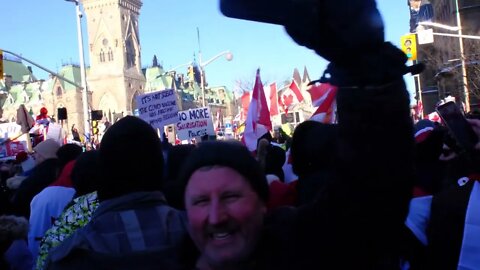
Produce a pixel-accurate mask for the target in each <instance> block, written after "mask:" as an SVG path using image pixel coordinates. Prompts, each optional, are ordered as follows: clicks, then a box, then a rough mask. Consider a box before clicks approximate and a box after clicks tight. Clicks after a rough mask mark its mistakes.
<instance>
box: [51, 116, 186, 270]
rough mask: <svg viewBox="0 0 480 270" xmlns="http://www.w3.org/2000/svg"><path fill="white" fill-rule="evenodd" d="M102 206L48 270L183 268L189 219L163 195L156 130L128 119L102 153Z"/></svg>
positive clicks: (109, 137)
mask: <svg viewBox="0 0 480 270" xmlns="http://www.w3.org/2000/svg"><path fill="white" fill-rule="evenodd" d="M99 160H100V167H101V175H102V177H101V179H100V181H99V183H98V198H99V200H100V206H99V208H98V209H97V210H96V212H95V213H94V215H93V217H92V220H91V222H90V223H89V224H87V225H86V226H85V227H84V228H83V229H81V230H78V231H77V232H75V234H74V235H72V237H71V238H69V239H67V240H66V241H65V242H63V243H62V245H61V246H60V247H59V248H57V249H55V250H54V251H53V252H52V253H51V254H50V257H49V262H47V269H181V268H182V267H181V266H180V265H179V259H177V254H179V253H178V251H177V248H179V247H180V246H181V243H183V241H184V239H185V237H186V236H187V232H186V229H185V218H184V215H183V214H182V213H181V212H179V211H177V210H175V209H173V208H171V207H169V206H167V204H166V201H165V199H164V196H163V194H162V192H161V184H162V175H163V156H162V148H161V144H160V140H159V138H158V136H157V134H156V132H155V130H154V129H153V128H152V127H151V126H150V125H148V124H147V123H146V122H144V121H143V120H141V119H139V118H137V117H133V116H127V117H124V118H122V119H121V120H120V121H118V122H116V123H115V124H114V125H113V126H111V127H110V128H109V129H108V131H107V132H106V133H105V135H104V137H103V140H102V144H101V148H100V157H99Z"/></svg>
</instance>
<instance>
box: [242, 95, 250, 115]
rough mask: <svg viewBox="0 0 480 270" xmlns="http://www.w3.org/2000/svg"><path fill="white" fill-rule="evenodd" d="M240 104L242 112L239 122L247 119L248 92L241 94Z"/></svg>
mask: <svg viewBox="0 0 480 270" xmlns="http://www.w3.org/2000/svg"><path fill="white" fill-rule="evenodd" d="M241 100H242V101H241V102H242V112H241V118H240V120H241V121H245V119H247V112H248V106H250V92H246V91H245V92H243V95H242V97H241Z"/></svg>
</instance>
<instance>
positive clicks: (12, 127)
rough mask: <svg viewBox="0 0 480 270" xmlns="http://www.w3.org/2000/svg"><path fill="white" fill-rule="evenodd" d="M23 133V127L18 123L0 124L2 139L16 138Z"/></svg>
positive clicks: (0, 136)
mask: <svg viewBox="0 0 480 270" xmlns="http://www.w3.org/2000/svg"><path fill="white" fill-rule="evenodd" d="M21 133H22V127H21V126H20V125H18V124H16V123H4V124H0V138H4V139H7V138H14V137H16V136H18V135H20V134H21Z"/></svg>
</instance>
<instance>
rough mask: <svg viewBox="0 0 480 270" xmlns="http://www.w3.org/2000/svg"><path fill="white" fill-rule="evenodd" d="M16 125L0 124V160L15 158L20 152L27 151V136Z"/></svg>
mask: <svg viewBox="0 0 480 270" xmlns="http://www.w3.org/2000/svg"><path fill="white" fill-rule="evenodd" d="M21 129H22V127H21V126H20V125H18V124H16V123H4V124H0V159H4V158H15V156H16V155H17V154H18V153H19V152H21V151H27V149H28V148H27V139H28V137H27V134H23V135H22V136H20V135H21V134H22V130H21Z"/></svg>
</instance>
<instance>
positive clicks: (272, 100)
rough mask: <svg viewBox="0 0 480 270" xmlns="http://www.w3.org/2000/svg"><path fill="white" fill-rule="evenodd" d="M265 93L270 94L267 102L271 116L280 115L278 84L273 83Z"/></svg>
mask: <svg viewBox="0 0 480 270" xmlns="http://www.w3.org/2000/svg"><path fill="white" fill-rule="evenodd" d="M265 93H268V96H269V99H268V100H267V102H268V105H269V108H270V116H275V115H278V114H279V111H278V98H277V95H278V94H277V83H275V82H274V83H271V84H270V86H269V87H266V88H265Z"/></svg>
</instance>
